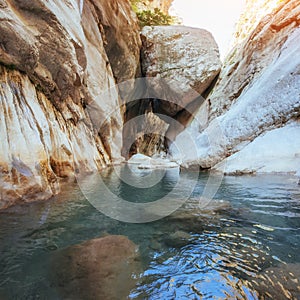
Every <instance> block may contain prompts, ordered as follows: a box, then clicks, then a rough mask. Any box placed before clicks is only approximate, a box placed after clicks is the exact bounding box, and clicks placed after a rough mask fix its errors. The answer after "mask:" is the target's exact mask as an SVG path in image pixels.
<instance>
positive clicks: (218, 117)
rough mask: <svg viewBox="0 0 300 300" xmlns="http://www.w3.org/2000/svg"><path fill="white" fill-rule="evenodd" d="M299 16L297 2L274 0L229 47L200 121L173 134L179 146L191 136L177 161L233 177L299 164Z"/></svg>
mask: <svg viewBox="0 0 300 300" xmlns="http://www.w3.org/2000/svg"><path fill="white" fill-rule="evenodd" d="M270 1H271V0H270ZM254 5H256V4H255V3H254V2H253V6H254ZM299 16H300V7H299V1H298V0H284V1H281V2H280V3H279V4H278V6H277V7H276V8H275V9H274V10H273V11H272V12H271V13H270V14H268V15H266V16H265V17H264V18H263V19H262V20H260V22H258V25H257V26H256V27H255V29H254V30H253V31H252V32H251V33H250V34H247V36H246V38H245V39H244V40H243V41H242V42H241V44H239V45H236V47H235V48H234V49H233V51H232V52H231V54H230V55H229V56H228V57H227V59H226V62H225V64H224V66H223V69H222V71H221V73H220V77H219V79H218V82H217V84H216V86H215V88H214V90H213V91H212V93H211V94H210V95H209V97H208V99H207V101H206V103H205V104H206V106H205V107H206V113H204V114H203V115H204V116H205V117H204V119H206V120H207V122H206V124H204V126H203V127H202V128H201V129H199V127H200V126H199V123H197V121H194V122H193V123H192V124H191V126H190V127H189V128H188V129H187V130H186V131H184V132H183V133H181V134H180V136H178V137H177V139H176V143H178V145H182V147H184V145H185V144H186V141H187V140H190V137H191V136H192V139H193V140H194V141H195V145H196V148H197V151H193V153H191V152H190V151H189V149H190V148H187V147H186V153H185V157H183V164H184V165H186V166H189V165H193V164H197V165H200V166H201V167H203V168H211V167H214V166H215V168H216V169H218V170H219V171H222V172H225V173H233V174H237V173H238V174H240V173H255V172H295V171H297V170H298V169H299V166H300V152H299V151H300V150H299V137H300V126H299V116H300V115H299V111H300V95H299V85H300V77H299V72H300V67H299V66H300V56H299V55H298V53H299V52H300V28H299V22H300V17H299ZM202 113H203V111H202ZM203 115H202V116H200V115H197V117H198V119H200V120H201V118H202V119H203ZM171 151H172V150H171ZM173 152H175V151H173ZM231 156H232V157H231ZM227 157H229V158H227ZM226 158H227V159H226ZM220 162H221V163H220ZM217 163H220V164H218V165H216V164H217Z"/></svg>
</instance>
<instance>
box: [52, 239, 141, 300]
mask: <svg viewBox="0 0 300 300" xmlns="http://www.w3.org/2000/svg"><path fill="white" fill-rule="evenodd" d="M137 250H138V249H137V246H136V245H135V244H134V243H133V242H131V241H130V240H128V239H127V238H126V237H125V236H120V235H110V236H106V237H103V238H97V239H93V240H89V241H87V242H84V243H82V244H79V245H75V246H71V247H69V248H67V249H64V250H61V251H58V253H56V254H55V255H54V259H53V268H52V273H51V278H52V281H53V284H54V286H57V288H58V293H59V294H60V295H61V296H62V297H63V299H110V300H113V299H127V297H128V295H129V293H130V290H131V289H132V288H134V286H135V284H136V278H137V277H138V273H139V272H140V263H139V259H138V251H137Z"/></svg>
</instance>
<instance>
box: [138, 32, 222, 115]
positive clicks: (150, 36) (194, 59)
mask: <svg viewBox="0 0 300 300" xmlns="http://www.w3.org/2000/svg"><path fill="white" fill-rule="evenodd" d="M141 38H142V44H143V46H142V50H141V57H142V60H141V62H142V72H143V75H144V76H146V77H152V78H163V79H164V81H161V82H158V84H157V85H155V86H152V88H153V89H154V93H156V94H157V96H158V99H161V95H165V96H166V98H165V99H161V100H167V101H165V102H160V103H159V104H158V105H157V109H154V111H155V112H158V113H159V112H160V113H165V114H166V115H168V116H172V117H174V116H175V115H176V114H177V113H178V112H179V111H180V110H182V109H183V108H185V107H186V106H187V105H188V104H190V103H191V102H192V101H193V100H195V97H196V96H197V93H199V94H202V93H203V92H204V91H205V90H206V89H207V88H208V87H209V86H210V84H211V83H212V81H213V80H214V78H215V77H216V76H217V75H218V73H219V71H220V68H221V62H220V57H219V50H218V46H217V44H216V42H215V40H214V38H213V36H212V35H211V34H210V33H209V32H208V31H206V30H204V29H198V28H191V27H185V26H153V27H150V26H146V27H144V28H143V30H142V33H141ZM164 82H166V85H165V84H164ZM172 82H173V83H174V84H172ZM169 83H170V85H169ZM166 86H168V87H169V91H167V93H166V90H165V88H166ZM168 100H170V101H172V102H168Z"/></svg>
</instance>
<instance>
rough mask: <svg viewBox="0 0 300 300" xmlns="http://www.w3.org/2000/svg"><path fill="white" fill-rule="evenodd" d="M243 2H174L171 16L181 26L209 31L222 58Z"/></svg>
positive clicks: (202, 0) (196, 0) (191, 0)
mask: <svg viewBox="0 0 300 300" xmlns="http://www.w3.org/2000/svg"><path fill="white" fill-rule="evenodd" d="M245 2H246V1H245V0H174V2H173V5H172V8H171V9H170V14H171V15H174V14H175V15H177V16H179V17H180V18H181V19H182V20H183V25H186V26H192V27H199V28H204V29H206V30H208V31H210V32H211V33H212V34H213V36H214V38H215V40H216V42H217V44H218V46H219V49H220V53H221V58H224V56H225V55H226V53H227V52H228V50H229V45H230V42H231V38H232V35H233V33H234V29H235V24H236V22H237V20H238V18H239V16H240V14H241V12H242V9H243V7H244V5H245Z"/></svg>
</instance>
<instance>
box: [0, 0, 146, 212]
mask: <svg viewBox="0 0 300 300" xmlns="http://www.w3.org/2000/svg"><path fill="white" fill-rule="evenodd" d="M0 5H1V11H0V16H1V24H0V32H1V34H0V45H1V46H0V63H1V65H2V66H1V68H0V82H1V86H0V94H1V97H0V122H1V123H0V133H1V146H0V187H1V190H0V208H3V207H7V206H9V205H11V204H13V203H14V202H15V201H17V200H22V201H23V200H25V201H29V200H30V201H31V200H35V199H45V198H49V197H50V196H51V195H53V194H55V193H57V192H58V191H59V180H58V179H59V177H66V176H70V175H72V174H73V173H74V170H76V172H83V171H92V170H96V169H97V168H100V167H102V166H105V165H107V164H109V163H111V162H112V161H113V162H115V161H119V160H120V159H121V155H120V149H121V146H122V142H121V140H122V137H121V134H122V132H121V127H122V115H121V113H120V110H119V107H120V102H119V96H118V91H117V90H116V89H115V88H112V87H113V86H114V84H115V78H116V79H117V81H118V82H119V81H122V80H125V79H130V78H133V77H134V76H135V75H136V74H139V68H140V67H139V47H140V38H139V33H138V27H137V25H136V23H135V16H134V15H132V13H131V10H130V4H129V3H128V2H127V1H125V0H124V1H116V0H111V1H104V0H103V1H84V6H83V7H80V5H81V4H80V3H78V2H77V1H75V0H73V1H51V2H48V1H43V0H33V1H30V2H28V1H25V2H24V1H19V0H17V1H12V0H11V1H8V0H6V1H0ZM81 9H82V14H81V11H80V10H81ZM112 49H115V51H116V52H113V50H112ZM120 62H122V64H121V63H120ZM114 77H115V78H114Z"/></svg>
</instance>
